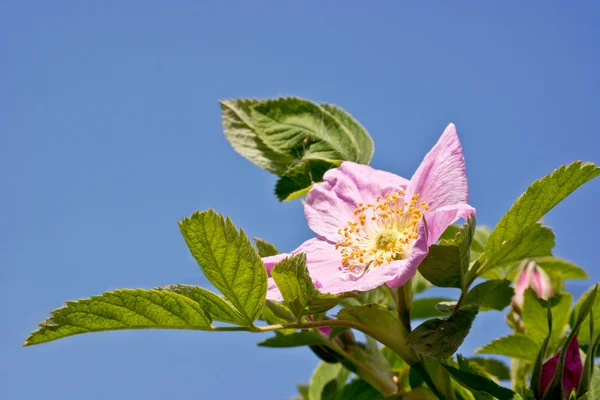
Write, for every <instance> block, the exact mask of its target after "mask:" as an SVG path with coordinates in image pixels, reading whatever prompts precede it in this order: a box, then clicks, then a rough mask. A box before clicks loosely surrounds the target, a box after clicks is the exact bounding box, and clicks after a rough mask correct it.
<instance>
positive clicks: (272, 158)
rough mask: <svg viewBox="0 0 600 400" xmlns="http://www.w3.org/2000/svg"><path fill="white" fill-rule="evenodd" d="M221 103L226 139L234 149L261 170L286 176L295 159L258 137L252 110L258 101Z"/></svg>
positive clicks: (226, 101) (225, 101)
mask: <svg viewBox="0 0 600 400" xmlns="http://www.w3.org/2000/svg"><path fill="white" fill-rule="evenodd" d="M220 103H221V114H222V118H223V127H224V132H225V137H226V138H227V140H228V141H229V143H231V146H232V147H233V149H234V150H235V151H237V152H238V153H240V154H241V155H242V156H244V157H246V158H247V159H248V160H250V161H252V162H253V163H254V164H256V165H257V166H259V167H260V168H263V169H266V170H267V171H270V172H273V173H274V174H277V175H283V174H285V173H286V172H287V171H288V170H289V168H290V166H291V165H293V164H294V161H295V160H294V157H293V156H292V155H291V154H287V153H282V152H277V151H274V150H273V149H271V148H269V146H267V145H266V144H265V143H264V142H263V141H262V140H261V139H260V138H259V137H258V136H257V135H256V132H255V128H254V124H253V122H252V117H251V116H250V110H251V107H252V106H253V105H256V104H258V100H239V99H238V100H222V101H221V102H220Z"/></svg>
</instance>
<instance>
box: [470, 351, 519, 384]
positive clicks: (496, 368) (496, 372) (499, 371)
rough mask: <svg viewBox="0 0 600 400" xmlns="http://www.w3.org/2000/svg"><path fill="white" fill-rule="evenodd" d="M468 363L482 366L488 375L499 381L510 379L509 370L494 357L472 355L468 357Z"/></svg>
mask: <svg viewBox="0 0 600 400" xmlns="http://www.w3.org/2000/svg"><path fill="white" fill-rule="evenodd" d="M468 360H469V362H470V363H473V364H476V365H478V366H479V367H481V368H483V369H484V370H485V371H486V372H487V373H489V374H490V375H493V376H495V377H496V378H498V380H500V381H506V380H509V379H510V370H509V369H508V367H507V366H506V365H505V364H504V363H503V362H502V361H500V360H496V359H495V358H484V357H472V358H469V359H468Z"/></svg>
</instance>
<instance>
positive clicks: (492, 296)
mask: <svg viewBox="0 0 600 400" xmlns="http://www.w3.org/2000/svg"><path fill="white" fill-rule="evenodd" d="M510 285H511V282H510V281H508V280H501V279H492V280H489V281H485V282H482V283H480V284H479V285H477V286H475V287H474V288H473V289H471V290H470V291H469V293H468V294H467V297H466V298H465V301H464V303H463V304H464V307H469V306H479V307H481V308H482V309H492V310H499V311H502V310H503V309H504V308H505V307H506V306H508V305H509V304H510V301H511V299H512V297H513V296H514V294H515V291H514V289H513V288H512V287H510Z"/></svg>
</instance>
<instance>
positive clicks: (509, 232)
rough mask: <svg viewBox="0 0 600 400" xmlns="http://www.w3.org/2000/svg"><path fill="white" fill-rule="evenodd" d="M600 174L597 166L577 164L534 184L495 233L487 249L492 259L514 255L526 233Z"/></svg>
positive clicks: (577, 162)
mask: <svg viewBox="0 0 600 400" xmlns="http://www.w3.org/2000/svg"><path fill="white" fill-rule="evenodd" d="M598 175H600V168H598V167H596V166H595V165H594V164H593V163H583V162H581V161H576V162H574V163H572V164H570V165H569V166H564V165H563V166H562V167H560V168H558V169H557V170H555V171H554V172H552V173H551V174H549V175H546V176H545V177H544V178H542V179H540V180H538V181H535V182H534V183H533V184H531V186H529V188H527V190H526V191H525V193H524V194H523V195H521V196H520V197H519V198H518V199H517V201H516V202H515V203H514V204H513V206H512V207H511V209H510V210H509V211H508V212H507V213H506V214H505V215H504V216H503V217H502V219H500V222H499V223H498V225H496V227H495V228H494V230H493V231H492V233H491V235H490V237H489V239H488V242H487V244H486V247H485V253H486V255H487V258H488V260H494V259H496V258H498V257H499V255H501V254H507V253H510V252H511V250H512V249H513V248H515V247H517V246H519V244H520V241H521V239H522V238H523V233H524V232H527V231H528V230H530V229H531V226H532V225H534V224H535V223H536V222H537V221H538V220H539V219H540V218H542V217H543V216H544V215H545V214H546V213H547V212H548V211H550V210H551V209H552V208H553V207H554V206H556V205H557V204H558V203H560V202H561V201H562V200H563V199H564V198H565V197H567V196H568V195H569V194H571V193H572V192H573V191H574V190H575V189H577V188H578V187H579V186H581V185H583V184H584V183H586V182H588V181H589V180H591V179H593V178H595V177H596V176H598ZM501 252H502V253H501Z"/></svg>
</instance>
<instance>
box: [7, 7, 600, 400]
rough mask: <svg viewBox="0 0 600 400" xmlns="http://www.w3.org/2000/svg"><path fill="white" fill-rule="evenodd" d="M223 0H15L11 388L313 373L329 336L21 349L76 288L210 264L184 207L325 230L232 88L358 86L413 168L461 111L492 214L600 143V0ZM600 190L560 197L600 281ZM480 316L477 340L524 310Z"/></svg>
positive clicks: (262, 393)
mask: <svg viewBox="0 0 600 400" xmlns="http://www.w3.org/2000/svg"><path fill="white" fill-rule="evenodd" d="M208 3H209V2H200V1H195V2H192V1H180V2H173V3H170V5H169V6H167V5H166V3H165V2H158V1H128V2H123V1H103V2H82V1H61V2H48V1H29V2H24V1H22V2H19V1H10V0H4V1H0V54H1V61H0V139H1V141H0V152H1V156H0V177H1V182H2V196H0V206H1V207H0V210H1V211H0V226H1V229H0V246H1V247H0V315H1V317H2V322H1V324H0V398H2V399H7V400H31V399H36V398H44V399H59V398H60V399H63V400H67V399H68V400H70V399H82V398H85V399H89V400H94V399H107V398H111V399H141V398H144V399H148V400H150V399H166V398H169V399H174V398H177V397H180V398H195V399H221V398H222V399H238V398H247V399H283V398H286V397H288V396H290V395H293V394H294V393H295V383H296V382H302V381H306V380H308V378H309V376H310V373H311V371H312V368H313V367H314V366H315V365H316V363H317V359H316V357H315V356H314V355H312V353H310V352H309V351H308V350H306V349H293V350H283V351H281V350H270V349H262V348H258V347H256V346H255V343H257V342H258V341H260V340H261V339H263V338H264V337H261V336H258V335H252V334H244V333H229V334H214V333H203V332H191V331H190V332H187V331H186V332H183V331H135V332H112V333H103V334H89V335H81V336H76V337H72V338H68V339H65V340H61V341H57V342H53V343H49V344H45V345H41V346H37V347H31V348H26V349H23V348H21V344H22V342H23V339H24V338H25V337H26V336H27V334H28V333H29V331H31V330H33V329H35V328H36V323H37V322H38V321H41V320H43V319H44V318H46V316H47V315H48V311H49V310H51V309H54V308H57V307H60V306H61V305H62V304H63V301H64V300H67V299H70V300H74V299H78V298H82V297H88V296H90V295H93V294H99V293H101V292H104V291H107V290H112V289H115V288H122V287H131V288H135V287H141V288H149V287H153V286H156V285H160V284H168V283H190V284H199V285H206V284H207V281H206V280H205V278H204V277H203V276H202V275H201V273H200V269H199V268H198V267H197V266H196V264H195V261H194V260H193V259H192V258H191V256H190V255H189V253H188V250H187V249H186V247H185V243H184V241H183V240H182V238H181V237H180V234H179V231H178V227H177V224H176V221H177V220H178V219H180V218H182V217H184V216H187V215H189V214H191V213H192V212H193V211H195V210H203V209H207V208H209V207H214V208H215V209H217V210H218V211H220V212H222V213H224V214H227V215H229V216H231V217H232V219H233V221H234V222H235V223H236V224H237V225H238V226H242V227H243V228H244V229H245V230H246V231H247V232H248V233H249V234H250V235H252V236H259V237H262V238H264V239H267V240H270V241H273V242H274V243H275V244H276V245H277V246H278V247H279V248H280V249H281V250H290V249H292V248H294V247H295V246H296V245H297V244H298V243H300V242H301V241H302V240H304V239H306V238H308V237H310V236H311V233H310V231H309V230H308V228H307V226H306V223H305V220H304V217H303V214H302V207H301V204H300V202H299V201H296V202H292V203H286V204H279V203H278V202H277V200H276V198H275V196H274V195H273V194H272V191H273V185H274V183H275V178H274V177H273V176H271V175H269V174H268V173H267V172H265V171H262V170H260V169H259V168H257V167H254V166H253V165H252V164H250V163H249V162H248V161H246V160H245V159H243V158H242V157H240V156H239V155H237V154H236V153H234V152H233V150H232V149H231V148H230V146H229V144H228V143H227V142H226V140H225V138H224V136H223V134H222V129H221V120H220V112H219V107H218V104H217V100H218V99H221V98H228V97H237V96H239V97H254V96H255V97H259V98H265V97H275V96H278V95H288V94H293V95H297V96H302V97H305V98H308V99H312V100H317V101H326V102H331V103H335V104H338V105H341V106H342V107H344V108H346V109H347V110H348V111H350V112H351V113H352V114H353V115H355V116H356V118H357V119H358V120H359V121H360V122H361V123H362V124H363V125H364V126H365V127H367V129H368V130H369V131H370V133H371V134H372V135H373V137H374V138H375V143H376V150H375V157H374V159H373V165H374V166H375V167H377V168H382V169H387V170H390V171H393V172H395V173H398V174H401V175H404V176H407V177H410V175H411V174H412V172H413V170H414V169H415V168H416V167H417V165H418V164H419V162H420V160H421V158H422V157H423V155H424V154H425V153H426V151H427V150H428V149H429V147H430V146H431V145H432V144H433V143H434V142H435V141H436V140H437V137H438V136H439V135H440V134H441V132H442V130H443V129H444V127H445V126H446V125H447V124H448V123H449V122H451V121H452V122H454V123H456V124H457V127H458V131H459V135H460V137H461V140H462V143H463V147H464V152H465V157H466V161H467V172H468V177H469V183H470V201H471V204H472V205H474V206H475V207H476V208H477V210H478V221H479V222H480V223H483V224H488V225H493V224H495V223H496V222H497V221H498V219H499V218H500V216H501V215H502V214H503V213H504V212H505V211H506V210H507V209H508V208H509V207H510V205H511V204H512V202H513V201H514V200H515V199H516V197H517V196H518V195H519V194H521V193H522V192H523V190H524V189H525V188H526V187H527V185H528V184H529V183H530V182H532V181H533V180H535V179H537V178H539V177H541V176H543V175H545V174H546V173H548V172H549V171H551V170H553V169H554V168H556V167H558V166H559V165H560V164H562V163H568V162H570V161H572V160H575V159H583V160H587V161H594V162H596V163H598V162H600V133H599V130H598V110H599V109H600V100H599V98H598V93H600V79H599V77H598V71H600V52H599V48H598V38H600V27H599V26H598V20H599V19H600V4H599V3H598V2H593V1H580V2H576V3H577V4H576V5H574V4H570V5H569V4H567V3H566V2H555V1H544V2H541V1H540V2H527V4H526V3H524V2H516V1H514V2H511V1H506V2H479V1H461V2H453V4H450V3H449V2H413V3H412V4H409V3H408V2H391V1H383V2H376V5H375V3H373V2H341V1H330V2H314V1H303V2H275V1H255V2H250V1H244V2H235V1H228V2H212V3H213V4H212V5H209V4H208ZM217 3H219V5H216V4H217ZM283 3H286V4H283ZM324 3H327V4H324ZM367 3H369V5H367ZM417 3H418V4H417ZM599 204H600V181H595V182H592V183H590V184H588V185H587V186H585V187H583V188H581V189H580V190H578V191H577V192H576V193H575V194H574V195H573V196H571V197H570V198H569V199H568V200H567V201H565V202H564V203H563V204H561V205H560V206H559V207H558V208H557V209H555V210H554V211H552V212H551V213H550V214H549V215H548V217H547V218H546V223H548V224H549V225H551V226H552V227H553V228H554V230H555V232H556V235H557V246H556V249H555V253H556V254H558V255H560V256H562V257H565V258H568V259H570V260H573V261H575V262H577V263H579V264H580V265H582V266H584V267H586V268H588V269H589V270H590V273H591V277H592V281H594V282H595V281H598V280H600V272H599V271H600V270H599V269H598V249H597V245H598V228H597V227H598V226H600V213H599V212H598V205H599ZM589 285H591V282H585V283H582V282H580V283H575V284H573V285H571V286H570V287H571V288H572V289H573V290H574V291H576V292H577V293H578V294H579V293H580V292H581V291H582V290H583V289H584V288H585V287H587V286H589ZM473 331H474V333H473V334H472V335H471V336H470V338H469V339H468V341H467V342H466V343H465V345H464V346H463V349H462V351H464V352H467V353H468V352H470V351H472V349H474V348H476V347H478V346H480V345H482V344H484V343H486V342H488V341H489V340H491V339H492V338H493V337H494V336H495V335H499V334H500V333H503V332H505V331H506V328H504V323H503V315H502V314H501V313H498V312H495V313H492V312H490V313H485V314H482V315H480V316H479V317H478V319H477V321H476V323H475V326H474V328H473Z"/></svg>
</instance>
